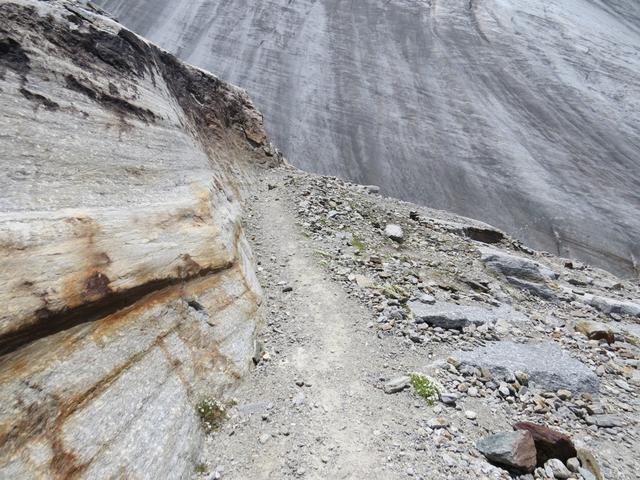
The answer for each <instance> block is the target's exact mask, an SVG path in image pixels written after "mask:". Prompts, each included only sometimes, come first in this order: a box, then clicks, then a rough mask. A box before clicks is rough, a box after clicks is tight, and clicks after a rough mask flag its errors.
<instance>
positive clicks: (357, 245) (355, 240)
mask: <svg viewBox="0 0 640 480" xmlns="http://www.w3.org/2000/svg"><path fill="white" fill-rule="evenodd" d="M351 245H353V246H354V247H355V248H356V249H358V251H360V252H363V251H364V250H366V249H367V246H366V245H365V243H364V242H363V241H362V239H361V238H360V237H356V236H355V235H354V236H353V238H352V239H351Z"/></svg>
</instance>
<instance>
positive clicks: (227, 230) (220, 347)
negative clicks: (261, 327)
mask: <svg viewBox="0 0 640 480" xmlns="http://www.w3.org/2000/svg"><path fill="white" fill-rule="evenodd" d="M0 18H2V38H0V43H1V44H2V47H0V91H1V92H2V94H1V95H0V111H1V112H2V115H1V116H0V130H1V131H2V136H1V137H0V165H1V166H2V172H3V174H2V175H1V176H0V189H1V190H2V195H1V196H0V249H1V250H2V254H1V255H0V305H2V307H0V352H1V355H2V356H1V357H0V403H1V404H2V406H3V408H2V409H0V477H2V478H70V477H74V478H78V477H81V478H116V477H118V478H185V477H188V476H190V475H191V474H192V471H193V465H194V462H195V461H196V455H197V454H198V452H199V451H200V448H201V443H202V440H203V431H202V428H201V427H200V420H199V417H198V414H197V412H196V404H197V403H198V402H199V401H200V400H202V399H203V398H205V397H213V398H218V399H221V398H222V397H223V396H224V395H225V392H226V391H227V389H228V388H230V387H232V386H233V385H234V384H235V383H236V382H237V381H238V379H239V378H240V377H242V375H243V374H245V373H246V372H247V371H248V369H249V366H250V364H251V357H252V355H253V352H254V350H255V348H254V342H255V330H256V318H255V314H256V311H257V309H258V306H259V304H260V298H261V292H260V288H259V285H258V282H257V279H256V278H255V275H254V271H253V262H252V258H251V252H250V250H249V248H248V244H247V242H246V241H245V239H244V235H243V232H242V227H241V218H240V198H239V185H240V183H241V182H242V181H243V178H242V177H241V175H242V172H243V171H244V170H246V169H247V168H250V167H251V165H252V164H254V163H256V162H260V163H266V162H272V161H276V160H275V159H273V158H271V157H269V155H267V153H266V152H265V147H266V146H267V144H266V143H265V142H266V137H265V134H264V130H263V128H262V122H261V116H260V114H259V113H258V112H257V111H256V110H255V109H254V108H253V106H252V105H251V102H250V101H249V99H248V97H247V96H246V94H245V93H244V92H243V91H242V90H240V89H238V88H236V87H233V86H231V85H228V84H225V83H223V82H222V81H220V80H219V79H217V78H216V77H214V76H212V75H210V74H208V73H206V72H204V71H201V70H199V69H196V68H194V67H190V66H187V65H184V64H182V63H180V62H179V61H177V60H176V59H175V58H174V57H173V56H171V55H169V54H168V53H166V52H164V51H162V50H160V49H158V48H157V47H155V46H153V45H151V44H148V43H147V42H146V41H144V40H142V39H140V38H139V37H137V36H136V35H134V34H133V33H131V32H129V31H128V30H126V29H123V28H122V27H121V26H120V25H119V24H117V23H115V22H114V21H112V20H110V19H107V18H104V17H101V16H100V15H97V14H96V13H95V12H93V11H91V10H84V9H82V7H80V6H73V7H72V6H71V5H70V4H69V2H64V3H63V2H57V1H52V2H40V1H35V0H11V1H6V0H0ZM232 170H233V171H235V172H237V174H234V175H232V174H231V173H230V172H231V171H232Z"/></svg>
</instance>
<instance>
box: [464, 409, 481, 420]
mask: <svg viewBox="0 0 640 480" xmlns="http://www.w3.org/2000/svg"><path fill="white" fill-rule="evenodd" d="M464 416H465V417H467V418H468V419H469V420H475V419H476V418H478V414H477V413H476V412H474V411H473V410H466V411H465V412H464Z"/></svg>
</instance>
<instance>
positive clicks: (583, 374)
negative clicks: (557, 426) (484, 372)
mask: <svg viewBox="0 0 640 480" xmlns="http://www.w3.org/2000/svg"><path fill="white" fill-rule="evenodd" d="M453 356H454V357H455V358H457V359H458V360H459V361H460V362H461V363H462V364H468V365H472V366H475V367H478V368H487V369H488V370H489V371H490V372H491V373H492V374H493V375H494V376H496V377H501V378H503V377H504V376H505V375H511V374H513V373H514V372H515V371H517V370H519V371H522V372H524V373H526V374H527V375H528V376H529V382H530V383H533V384H535V385H537V386H539V387H541V388H544V389H546V390H550V391H557V390H560V389H567V390H570V391H572V392H592V393H593V392H597V391H598V389H599V381H598V377H597V375H596V374H595V372H593V371H591V370H590V369H589V368H588V367H587V366H586V365H585V364H583V363H582V362H580V361H579V360H576V359H575V358H573V357H571V356H570V355H569V353H567V352H566V351H564V350H562V349H561V348H560V347H559V346H557V345H556V344H554V343H539V344H521V343H514V342H507V341H504V342H494V343H491V344H488V345H487V346H485V347H480V348H476V349H474V350H471V351H468V352H462V351H461V352H457V353H454V354H453ZM550 358H552V359H553V362H550V361H549V359H550Z"/></svg>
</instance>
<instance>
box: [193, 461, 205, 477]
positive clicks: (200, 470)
mask: <svg viewBox="0 0 640 480" xmlns="http://www.w3.org/2000/svg"><path fill="white" fill-rule="evenodd" d="M193 471H194V472H196V473H198V474H200V475H202V474H205V473H207V471H208V469H207V466H206V465H205V464H204V463H198V464H197V465H196V466H195V467H193Z"/></svg>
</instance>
